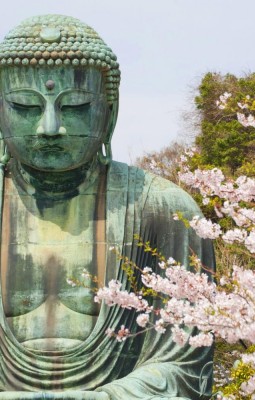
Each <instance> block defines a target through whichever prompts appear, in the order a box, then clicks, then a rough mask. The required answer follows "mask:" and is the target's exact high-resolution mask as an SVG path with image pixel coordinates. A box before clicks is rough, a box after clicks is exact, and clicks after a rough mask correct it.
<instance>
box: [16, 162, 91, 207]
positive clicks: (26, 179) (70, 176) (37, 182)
mask: <svg viewBox="0 0 255 400" xmlns="http://www.w3.org/2000/svg"><path fill="white" fill-rule="evenodd" d="M96 165H97V163H96V162H95V161H94V162H92V163H90V164H86V165H82V166H81V167H79V168H76V169H72V170H69V171H61V172H54V171H39V170H36V169H34V168H31V167H29V166H27V165H24V164H19V163H18V162H14V166H13V167H14V168H13V170H14V171H13V172H14V178H15V179H16V181H17V183H18V184H19V185H20V186H21V187H22V189H23V190H25V191H27V192H29V193H30V194H34V195H35V196H36V194H38V195H40V196H41V195H45V196H46V197H51V198H55V199H63V198H67V197H73V196H75V195H77V194H78V193H79V186H80V185H81V184H84V182H85V181H86V180H89V179H90V176H91V172H92V171H94V170H95V169H96Z"/></svg>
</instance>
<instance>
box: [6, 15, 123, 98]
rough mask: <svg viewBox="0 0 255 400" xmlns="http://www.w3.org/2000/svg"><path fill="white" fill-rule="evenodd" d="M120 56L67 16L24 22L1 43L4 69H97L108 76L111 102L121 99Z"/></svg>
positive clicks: (88, 28)
mask: <svg viewBox="0 0 255 400" xmlns="http://www.w3.org/2000/svg"><path fill="white" fill-rule="evenodd" d="M116 60H117V57H116V56H115V54H114V53H113V52H112V50H111V49H110V48H109V47H108V46H107V45H106V44H105V42H104V41H103V40H102V39H101V38H100V36H99V35H98V34H97V32H96V31H94V29H93V28H91V27H90V26H88V25H87V24H85V23H83V22H81V21H80V20H78V19H76V18H73V17H68V16H64V15H55V14H48V15H39V16H36V17H30V18H27V19H26V20H24V21H23V22H22V23H21V24H20V25H19V26H17V27H16V28H14V29H12V30H11V31H10V32H9V34H8V35H7V36H6V37H5V39H4V41H3V42H2V43H1V44H0V67H1V66H10V67H11V66H34V67H35V66H44V65H46V66H49V67H52V66H69V65H71V66H73V67H86V66H93V67H95V68H98V69H99V70H101V71H102V72H103V74H104V75H105V76H106V90H107V97H108V100H109V101H114V100H116V99H117V98H118V88H119V83H120V70H119V64H118V62H117V61H116Z"/></svg>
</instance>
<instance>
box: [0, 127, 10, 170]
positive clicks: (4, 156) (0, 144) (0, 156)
mask: <svg viewBox="0 0 255 400" xmlns="http://www.w3.org/2000/svg"><path fill="white" fill-rule="evenodd" d="M10 158H11V155H10V153H9V151H8V149H7V146H6V144H5V142H4V139H3V135H2V132H1V130H0V166H1V167H2V166H5V165H6V164H7V163H8V161H9V160H10Z"/></svg>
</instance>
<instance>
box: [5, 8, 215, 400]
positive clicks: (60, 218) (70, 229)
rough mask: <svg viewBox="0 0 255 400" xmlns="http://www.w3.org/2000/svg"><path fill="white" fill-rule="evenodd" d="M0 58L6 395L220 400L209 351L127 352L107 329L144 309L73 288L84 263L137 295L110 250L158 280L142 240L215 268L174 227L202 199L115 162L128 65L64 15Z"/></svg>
mask: <svg viewBox="0 0 255 400" xmlns="http://www.w3.org/2000/svg"><path fill="white" fill-rule="evenodd" d="M0 60H1V68H0V107H1V113H0V129H1V140H0V150H1V154H0V167H1V168H0V187H1V197H0V210H1V286H0V289H1V293H0V391H1V393H0V399H1V400H7V399H9V400H17V399H20V400H29V399H33V400H35V399H52V400H53V399H54V400H55V399H68V400H79V399H82V400H85V399H95V400H96V399H98V400H100V399H102V400H104V399H105V400H107V399H108V400H110V399H112V400H117V399H127V400H134V399H146V400H149V399H155V400H156V399H172V400H174V399H175V400H177V399H183V400H185V399H190V400H197V399H208V398H209V397H210V392H211V376H212V349H211V348H209V347H207V348H200V349H193V348H191V347H190V346H188V345H186V346H184V347H182V348H180V347H179V346H177V345H176V344H175V343H174V342H173V341H172V340H171V334H170V330H169V332H167V333H166V334H165V335H160V334H158V333H156V332H154V331H150V332H148V333H147V334H146V335H145V334H144V335H138V336H135V337H132V338H130V339H129V340H127V341H125V342H122V343H118V342H116V341H114V340H113V339H111V338H109V337H107V336H106V335H105V330H106V329H107V328H108V327H118V326H121V325H122V324H123V325H125V326H128V327H129V328H130V329H131V330H132V332H134V333H135V332H136V330H137V329H138V328H137V325H136V323H135V320H136V314H135V313H134V312H132V311H127V310H123V309H119V308H118V307H112V308H107V307H105V306H104V305H102V306H101V308H99V306H98V305H97V304H96V303H94V301H93V296H94V294H93V291H92V287H93V282H92V281H91V280H89V279H87V282H86V284H87V289H85V288H81V287H79V288H77V287H75V288H72V287H71V286H70V285H68V284H67V282H66V280H67V278H69V277H76V278H79V277H80V276H81V273H82V271H83V269H84V268H86V269H87V270H88V271H89V272H90V273H91V274H92V275H96V276H97V277H98V280H99V282H100V284H103V283H107V282H109V280H110V279H119V280H120V281H121V282H122V283H123V287H124V288H127V289H129V288H130V284H129V282H128V280H127V277H126V275H125V273H124V272H123V270H122V268H121V263H122V262H121V261H120V260H119V259H118V257H117V256H116V255H115V254H114V253H113V252H110V251H109V248H110V247H111V246H114V247H115V248H116V249H117V250H118V251H119V252H120V253H121V254H123V255H124V256H127V257H129V258H130V259H131V260H133V261H134V262H136V263H137V264H138V265H139V266H140V267H141V268H144V267H145V266H151V267H152V268H154V269H155V271H157V270H158V267H157V265H156V263H155V260H154V259H153V257H151V256H150V255H149V254H148V253H145V252H143V250H142V249H141V248H138V247H136V246H135V244H134V238H133V235H134V234H137V233H138V234H140V235H141V237H142V239H143V240H144V241H147V240H149V241H150V242H151V243H152V245H153V246H156V247H157V248H158V249H159V251H161V252H162V253H164V254H165V255H166V257H169V256H171V257H174V258H175V259H177V260H178V261H180V262H181V263H183V264H185V265H186V266H187V268H189V254H190V249H192V250H193V251H194V252H195V253H196V254H197V255H198V257H199V258H201V260H202V263H203V264H205V265H206V266H207V267H209V268H212V269H213V268H214V256H213V251H212V246H211V243H210V242H209V241H206V240H201V239H200V238H198V237H197V236H196V235H195V234H194V232H191V231H190V230H187V229H186V228H185V227H184V226H183V225H182V223H181V222H179V221H175V220H174V219H173V218H172V215H173V213H175V212H176V211H181V212H183V213H184V215H185V216H186V217H187V218H188V217H192V216H193V215H197V214H199V213H200V211H199V209H198V207H197V205H196V204H195V202H194V201H193V200H192V199H191V198H190V197H189V196H188V195H187V194H186V193H185V192H183V191H182V190H181V189H180V188H178V187H177V186H175V185H174V184H172V183H170V182H169V181H166V180H164V179H162V178H159V177H156V176H154V175H152V174H150V173H148V172H145V171H143V170H140V169H138V168H136V167H128V166H127V165H126V164H122V163H118V162H113V161H111V137H112V133H113V130H114V127H115V123H116V120H117V113H118V85H119V78H120V73H119V69H118V64H117V61H116V57H115V56H114V55H113V53H112V51H111V50H110V49H109V48H108V47H107V46H106V45H105V43H104V42H103V41H102V39H100V38H99V36H98V35H97V34H96V33H95V32H94V31H93V30H92V29H91V28H89V27H88V26H87V25H85V24H82V23H81V22H80V21H78V20H75V19H73V18H69V17H64V16H55V15H53V16H40V17H34V18H32V19H30V20H27V21H26V22H24V23H22V24H21V25H20V26H19V27H18V28H16V29H14V30H13V31H11V32H10V34H9V35H8V36H7V38H6V39H5V41H4V42H3V43H2V44H1V45H0ZM59 60H60V61H61V62H60V61H59ZM76 60H77V61H76ZM84 60H85V61H86V62H85V61H84ZM66 61H68V62H66ZM137 279H138V281H139V276H137ZM155 307H157V304H155Z"/></svg>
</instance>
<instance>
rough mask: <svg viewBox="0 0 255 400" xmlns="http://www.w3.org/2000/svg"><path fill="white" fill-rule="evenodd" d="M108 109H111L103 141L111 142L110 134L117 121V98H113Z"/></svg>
mask: <svg viewBox="0 0 255 400" xmlns="http://www.w3.org/2000/svg"><path fill="white" fill-rule="evenodd" d="M110 109H111V115H110V118H109V123H108V127H107V134H106V138H105V139H106V140H105V143H111V140H112V135H113V132H114V128H115V125H116V122H117V118H118V112H119V100H115V101H114V102H113V103H112V104H111V105H110Z"/></svg>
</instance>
